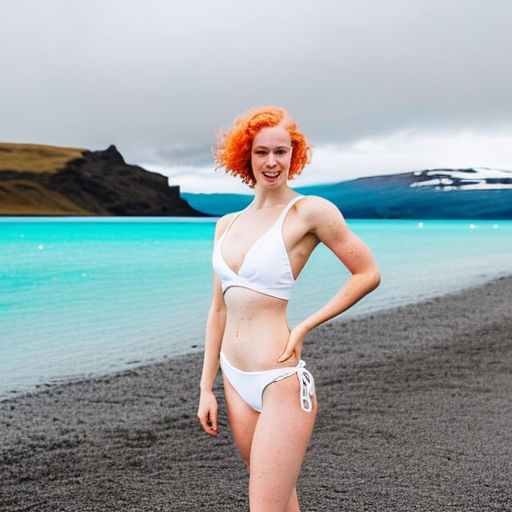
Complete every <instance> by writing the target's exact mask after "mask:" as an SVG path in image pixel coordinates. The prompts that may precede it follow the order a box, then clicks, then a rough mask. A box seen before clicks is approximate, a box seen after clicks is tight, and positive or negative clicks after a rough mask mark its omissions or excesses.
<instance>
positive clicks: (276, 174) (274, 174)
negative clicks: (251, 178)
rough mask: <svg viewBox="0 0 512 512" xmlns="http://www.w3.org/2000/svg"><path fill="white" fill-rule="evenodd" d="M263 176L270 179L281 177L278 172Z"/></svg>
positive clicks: (266, 173) (265, 173)
mask: <svg viewBox="0 0 512 512" xmlns="http://www.w3.org/2000/svg"><path fill="white" fill-rule="evenodd" d="M263 174H264V175H265V176H268V177H269V178H275V177H276V176H279V173H278V172H264V173H263Z"/></svg>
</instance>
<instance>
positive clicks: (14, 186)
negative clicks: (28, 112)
mask: <svg viewBox="0 0 512 512" xmlns="http://www.w3.org/2000/svg"><path fill="white" fill-rule="evenodd" d="M0 215H99V216H102V215H120V216H122V215H126V216H156V215H158V216H160V215H161V216H189V217H190V216H194V217H196V216H202V215H203V214H202V213H201V212H199V211H198V210H196V209H194V208H192V207H191V206H190V205H189V204H188V203H187V202H186V201H185V200H184V199H182V198H181V197H180V189H179V186H169V184H168V179H167V178H166V177H165V176H162V175H161V174H158V173H154V172H150V171H146V170H145V169H143V168H142V167H139V166H136V165H130V164H127V163H126V162H125V161H124V159H123V157H122V155H121V154H120V153H119V151H118V150H117V148H116V147H115V146H114V145H111V146H110V147H108V148H107V149H106V150H104V151H88V150H81V149H77V148H60V147H55V146H43V145H34V144H7V143H2V144H0Z"/></svg>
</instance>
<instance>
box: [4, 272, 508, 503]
mask: <svg viewBox="0 0 512 512" xmlns="http://www.w3.org/2000/svg"><path fill="white" fill-rule="evenodd" d="M303 357H304V359H305V360H306V361H307V363H308V367H309V369H310V370H311V371H312V373H313V374H314V376H315V379H316V385H317V395H318V401H319V413H318V417H317V424H316V426H315V430H314V433H313V438H312V441H311V445H310V448H309V450H308V452H307V454H306V459H305V462H304V466H303V470H302V473H301V476H300V479H299V482H298V490H299V496H300V500H301V503H302V510H303V511H304V512H307V511H339V510H343V511H464V512H470V511H478V512H482V511H490V510H493V511H496V510H502V511H505V510H509V511H510V510H512V277H508V278H501V279H498V280H495V281H493V282H492V283H489V284H486V285H484V286H481V287H479V288H474V289H470V290H467V291H464V292H462V293H458V294H455V295H450V296H446V297H442V298H437V299H433V300H429V301H427V302H423V303H419V304H415V305H410V306H406V307H401V308H398V309H393V310H389V311H384V312H380V313H377V314H372V315H369V316H365V317H362V318H358V319H352V320H340V321H337V322H333V323H331V324H328V325H325V326H322V327H320V328H318V329H317V330H316V331H315V332H314V333H312V334H311V335H310V336H309V337H308V339H307V342H306V345H305V348H304V352H303ZM200 369H201V357H200V356H199V355H192V356H185V357H180V358H177V359H175V360H172V361H168V362H165V363H162V364H158V365H152V366H147V367H143V368H138V369H135V370H130V371H127V372H124V373H120V374H116V375H114V376H110V377H105V378H99V379H94V380H84V381H81V382H73V383H68V384H62V385H54V386H51V387H48V388H47V389H45V390H44V391H40V392H38V393H37V394H32V395H26V396H21V397H17V398H14V399H9V400H5V401H3V402H1V403H0V434H1V460H0V482H1V484H0V485H1V490H0V510H2V511H4V512H10V511H52V512H55V511H107V510H108V511H152V512H155V511H176V512H178V511H214V512H222V511H244V510H247V508H248V507H247V499H246V494H247V492H246V476H245V468H244V466H243V464H242V462H241V460H240V459H239V457H238V455H237V453H236V449H235V447H234V445H233V443H232V440H231V437H230V433H229V429H228V426H227V422H226V416H225V410H224V403H223V401H222V398H221V396H222V395H221V387H220V384H219V386H218V387H217V395H218V397H219V398H220V407H221V420H220V434H219V436H218V437H217V438H211V437H209V436H207V435H206V434H203V433H202V431H201V429H200V426H199V423H198V421H197V420H196V417H195V414H196V406H197V397H198V382H199V377H200Z"/></svg>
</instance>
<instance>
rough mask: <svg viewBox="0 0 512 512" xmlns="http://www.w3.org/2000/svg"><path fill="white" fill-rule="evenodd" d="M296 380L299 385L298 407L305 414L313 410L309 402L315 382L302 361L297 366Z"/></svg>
mask: <svg viewBox="0 0 512 512" xmlns="http://www.w3.org/2000/svg"><path fill="white" fill-rule="evenodd" d="M295 371H296V372H297V378H298V379H299V383H300V406H301V407H302V410H303V411H305V412H311V411H312V410H313V401H312V400H311V398H312V396H313V394H314V392H315V381H314V379H313V375H311V372H310V371H309V370H307V369H306V363H305V361H303V360H302V359H301V360H300V361H299V364H298V365H297V369H296V370H295Z"/></svg>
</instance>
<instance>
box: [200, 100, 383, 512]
mask: <svg viewBox="0 0 512 512" xmlns="http://www.w3.org/2000/svg"><path fill="white" fill-rule="evenodd" d="M309 152H310V147H309V145H308V143H307V141H306V139H305V137H304V135H303V134H301V133H300V132H299V131H298V130H297V126H296V123H295V121H294V120H293V119H292V118H291V117H290V116H289V115H288V114H287V113H286V112H285V111H284V110H283V109H281V108H278V107H264V108H257V109H254V110H251V111H249V112H247V113H246V114H244V115H242V116H240V117H239V118H238V119H237V120H236V121H235V123H234V125H233V127H232V129H231V130H230V131H228V132H227V133H225V134H224V135H222V136H221V137H220V141H219V146H218V148H217V151H216V161H217V164H218V166H223V167H224V168H225V169H226V170H227V171H228V172H230V173H231V174H233V175H236V176H239V177H240V178H241V179H242V181H243V182H245V183H247V184H249V186H251V187H253V188H254V192H255V194H254V200H253V201H252V203H251V204H250V205H249V206H248V207H247V208H246V209H244V210H242V211H241V212H237V213H232V214H229V215H226V216H224V217H222V218H221V219H220V220H219V221H218V222H217V226H216V229H215V245H214V253H213V265H214V269H215V275H214V281H213V298H212V303H211V307H210V311H209V314H208V321H207V327H206V340H205V354H204V365H203V373H202V378H201V395H200V401H199V409H198V417H199V420H200V422H201V425H202V427H203V429H204V430H205V432H207V433H208V434H211V435H217V432H218V430H217V401H216V399H215V396H214V394H213V391H212V388H213V383H214V380H215V377H216V375H217V371H218V368H219V363H220V366H221V368H222V374H223V382H224V393H225V397H226V406H227V413H228V419H229V423H230V426H231V430H232V433H233V438H234V440H235V443H236V445H237V447H238V449H239V451H240V453H241V455H242V457H243V459H244V461H245V463H246V464H247V467H248V469H249V503H250V510H251V511H252V512H260V511H261V512H274V511H283V512H284V511H286V512H292V511H293V512H296V511H300V509H299V504H298V500H297V492H296V489H295V483H296V480H297V476H298V474H299V471H300V467H301V464H302V459H303V457H304V453H305V451H306V447H307V445H308V442H309V438H310V436H311V432H312V430H313V424H314V421H315V415H316V408H317V407H316V397H315V394H314V385H313V378H312V376H311V374H310V373H309V371H308V370H306V368H305V363H304V362H303V361H301V359H300V355H301V350H302V343H303V340H304V338H305V336H306V335H307V334H308V332H309V331H311V330H312V329H313V328H314V327H316V326H317V325H320V324H322V323H323V322H325V321H327V320H329V319H330V318H333V317H335V316H337V315H339V314H340V313H342V312H343V311H345V310H346V309H348V308H349V307H350V306H352V305H353V304H354V303H356V302H357V301H358V300H359V299H361V298H362V297H363V296H365V295H366V294H367V293H369V292H370V291H371V290H373V289H374V288H376V287H377V285H378V284H379V279H380V277H379V271H378V268H377V265H376V263H375V261H374V259H373V257H372V255H371V254H370V251H369V250H368V248H367V247H366V246H365V245H364V244H363V242H362V241H361V240H360V239H359V238H358V237H357V236H356V235H354V234H353V233H352V232H351V231H350V230H349V229H348V227H347V225H346V223H345V221H344V219H343V217H342V215H341V213H340V211H339V210H338V209H337V208H336V207H335V206H334V205H333V204H332V203H330V202H329V201H326V200H324V199H321V198H319V197H314V196H305V197H303V196H300V195H298V194H297V193H296V192H295V191H294V190H292V189H291V188H290V187H289V186H288V184H287V180H288V179H290V178H293V177H294V176H295V175H297V174H299V173H300V172H301V171H302V169H303V168H304V166H305V164H306V163H308V161H309ZM320 242H322V243H324V244H325V245H326V246H327V247H328V248H329V249H330V250H331V251H332V252H333V253H334V254H335V255H336V256H337V257H338V258H339V259H340V260H341V262H342V263H343V264H344V265H345V266H346V267H347V268H348V270H349V271H350V272H351V274H352V276H351V277H350V279H349V280H348V281H347V282H346V283H345V285H344V286H343V287H342V288H341V289H340V290H339V291H338V293H337V294H336V295H335V296H334V297H333V298H332V299H331V300H330V301H329V302H328V303H327V304H325V305H324V306H323V307H322V308H320V309H319V310H318V311H316V312H315V313H314V314H312V315H311V316H309V317H308V318H305V319H304V320H303V321H302V322H301V323H300V324H299V325H296V326H295V327H293V329H291V330H290V329H289V328H288V324H287V321H286V306H287V302H288V299H289V296H290V291H291V288H292V286H293V283H294V281H295V279H296V278H297V277H298V275H299V274H300V272H301V270H302V268H303V267H304V265H305V264H306V262H307V260H308V258H309V257H310V255H311V253H312V252H313V249H314V248H315V247H316V246H317V245H318V244H319V243H320ZM294 376H296V378H294Z"/></svg>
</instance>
